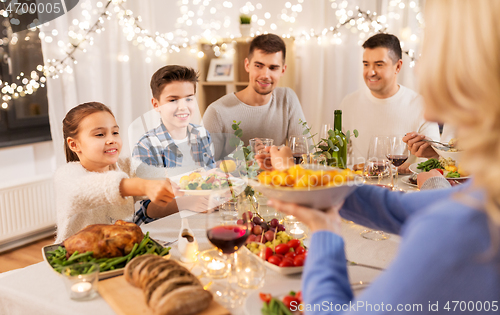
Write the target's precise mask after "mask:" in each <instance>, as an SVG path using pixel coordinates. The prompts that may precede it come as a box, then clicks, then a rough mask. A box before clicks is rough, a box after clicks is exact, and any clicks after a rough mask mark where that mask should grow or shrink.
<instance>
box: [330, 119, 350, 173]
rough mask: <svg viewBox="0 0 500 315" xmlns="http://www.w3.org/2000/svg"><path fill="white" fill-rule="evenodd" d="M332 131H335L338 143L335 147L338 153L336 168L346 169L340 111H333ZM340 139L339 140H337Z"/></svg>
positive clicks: (345, 149) (344, 138)
mask: <svg viewBox="0 0 500 315" xmlns="http://www.w3.org/2000/svg"><path fill="white" fill-rule="evenodd" d="M333 129H334V131H335V136H336V137H337V140H339V143H338V144H337V147H338V148H339V151H338V152H336V153H337V154H336V155H337V167H339V168H346V165H347V138H346V136H345V134H344V133H343V132H342V111H341V110H336V111H334V125H333ZM339 138H340V139H339Z"/></svg>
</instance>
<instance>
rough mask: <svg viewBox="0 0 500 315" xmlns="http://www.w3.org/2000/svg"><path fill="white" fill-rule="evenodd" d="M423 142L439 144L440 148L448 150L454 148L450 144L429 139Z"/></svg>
mask: <svg viewBox="0 0 500 315" xmlns="http://www.w3.org/2000/svg"><path fill="white" fill-rule="evenodd" d="M422 141H425V142H429V143H436V144H439V145H440V146H442V147H445V148H448V149H451V148H453V146H451V145H449V144H448V143H442V142H439V141H434V140H429V139H422Z"/></svg>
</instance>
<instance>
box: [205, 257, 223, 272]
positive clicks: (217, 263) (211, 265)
mask: <svg viewBox="0 0 500 315" xmlns="http://www.w3.org/2000/svg"><path fill="white" fill-rule="evenodd" d="M224 267H226V264H225V263H223V262H221V261H218V260H215V259H212V261H211V262H210V263H208V265H207V268H208V269H210V270H214V271H217V270H221V269H222V268H224Z"/></svg>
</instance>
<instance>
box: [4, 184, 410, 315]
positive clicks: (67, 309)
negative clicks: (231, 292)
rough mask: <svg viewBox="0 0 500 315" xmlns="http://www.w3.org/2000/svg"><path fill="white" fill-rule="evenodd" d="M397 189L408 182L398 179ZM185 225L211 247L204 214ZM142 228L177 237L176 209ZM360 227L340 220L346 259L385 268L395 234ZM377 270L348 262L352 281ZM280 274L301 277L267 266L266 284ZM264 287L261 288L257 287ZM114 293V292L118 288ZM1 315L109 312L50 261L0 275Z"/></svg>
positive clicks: (395, 244)
mask: <svg viewBox="0 0 500 315" xmlns="http://www.w3.org/2000/svg"><path fill="white" fill-rule="evenodd" d="M400 186H401V188H404V187H408V186H406V185H404V184H403V183H400ZM188 221H189V225H190V227H191V229H192V230H193V232H194V233H195V237H196V238H197V240H198V243H199V249H200V250H204V249H208V248H210V247H211V245H210V243H209V242H208V240H207V238H206V235H205V219H204V216H203V215H194V216H191V217H189V218H188ZM141 228H142V230H143V231H144V232H146V231H149V232H150V235H151V236H152V237H153V238H155V239H159V240H163V241H173V240H176V239H177V236H178V234H179V230H180V228H181V218H180V215H179V214H174V215H171V216H169V217H166V218H163V219H160V220H157V221H155V222H152V223H150V224H146V225H142V226H141ZM362 230H364V228H363V227H361V226H359V225H355V224H346V223H344V224H343V230H342V234H343V237H344V239H345V243H346V253H347V258H348V259H349V260H351V261H355V262H358V263H363V264H368V265H372V266H378V267H382V268H385V267H387V266H388V264H389V263H390V261H391V260H392V259H393V258H394V257H395V255H396V251H397V248H398V244H399V240H400V238H399V237H398V236H395V235H392V236H391V238H390V239H389V240H385V241H371V240H366V239H364V238H362V237H361V236H360V235H359V233H360V232H361V231H362ZM176 245H177V244H174V245H173V248H172V251H171V252H172V257H173V258H178V257H179V255H178V251H177V246H176ZM378 274H379V272H378V271H374V270H372V269H368V268H363V267H355V266H353V267H349V277H350V281H351V283H354V282H358V281H364V282H371V281H373V279H374V278H375V277H376V276H377V275H378ZM285 278H300V275H295V276H283V275H280V274H278V273H276V272H274V271H272V270H269V269H267V271H266V277H265V284H264V286H266V285H270V284H273V283H279V282H280V281H282V280H283V279H285ZM262 290H263V291H265V289H261V291H262ZM117 294H119V292H117ZM232 313H233V314H244V310H243V307H240V308H237V309H234V310H232ZM0 314H6V315H16V314H19V315H26V314H37V315H45V314H47V315H67V314H74V315H79V314H81V315H88V314H96V315H97V314H98V315H112V314H115V313H114V311H113V310H112V309H111V307H110V306H109V305H108V304H107V303H106V302H105V301H104V299H102V298H101V297H100V296H98V297H96V298H95V299H93V300H90V301H84V302H76V301H73V300H71V299H70V298H69V295H68V292H67V291H66V288H65V287H64V283H63V280H62V279H61V278H60V276H58V275H57V274H56V273H54V272H53V271H52V270H51V268H50V266H48V265H47V264H46V263H45V262H41V263H38V264H35V265H32V266H29V267H26V268H22V269H17V270H13V271H10V272H6V273H2V274H0Z"/></svg>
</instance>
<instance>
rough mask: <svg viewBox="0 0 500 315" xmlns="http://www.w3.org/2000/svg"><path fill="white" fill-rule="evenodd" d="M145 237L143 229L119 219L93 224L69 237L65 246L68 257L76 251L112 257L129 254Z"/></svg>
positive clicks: (99, 256)
mask: <svg viewBox="0 0 500 315" xmlns="http://www.w3.org/2000/svg"><path fill="white" fill-rule="evenodd" d="M143 238H144V234H142V230H141V229H140V228H139V227H138V226H137V225H136V224H134V223H129V222H125V221H122V220H118V221H116V222H115V224H112V225H108V224H93V225H89V226H87V227H85V228H84V229H82V230H81V231H80V232H78V233H76V234H75V235H73V236H71V237H69V238H67V239H66V240H65V241H64V243H63V244H64V247H65V248H66V251H67V252H68V257H69V256H71V255H72V254H73V253H74V252H75V251H78V252H79V253H84V252H88V251H92V252H93V256H94V258H104V257H107V258H111V257H118V256H124V255H127V254H128V253H130V252H131V251H132V248H133V247H134V244H135V243H140V242H141V241H142V239H143Z"/></svg>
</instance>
